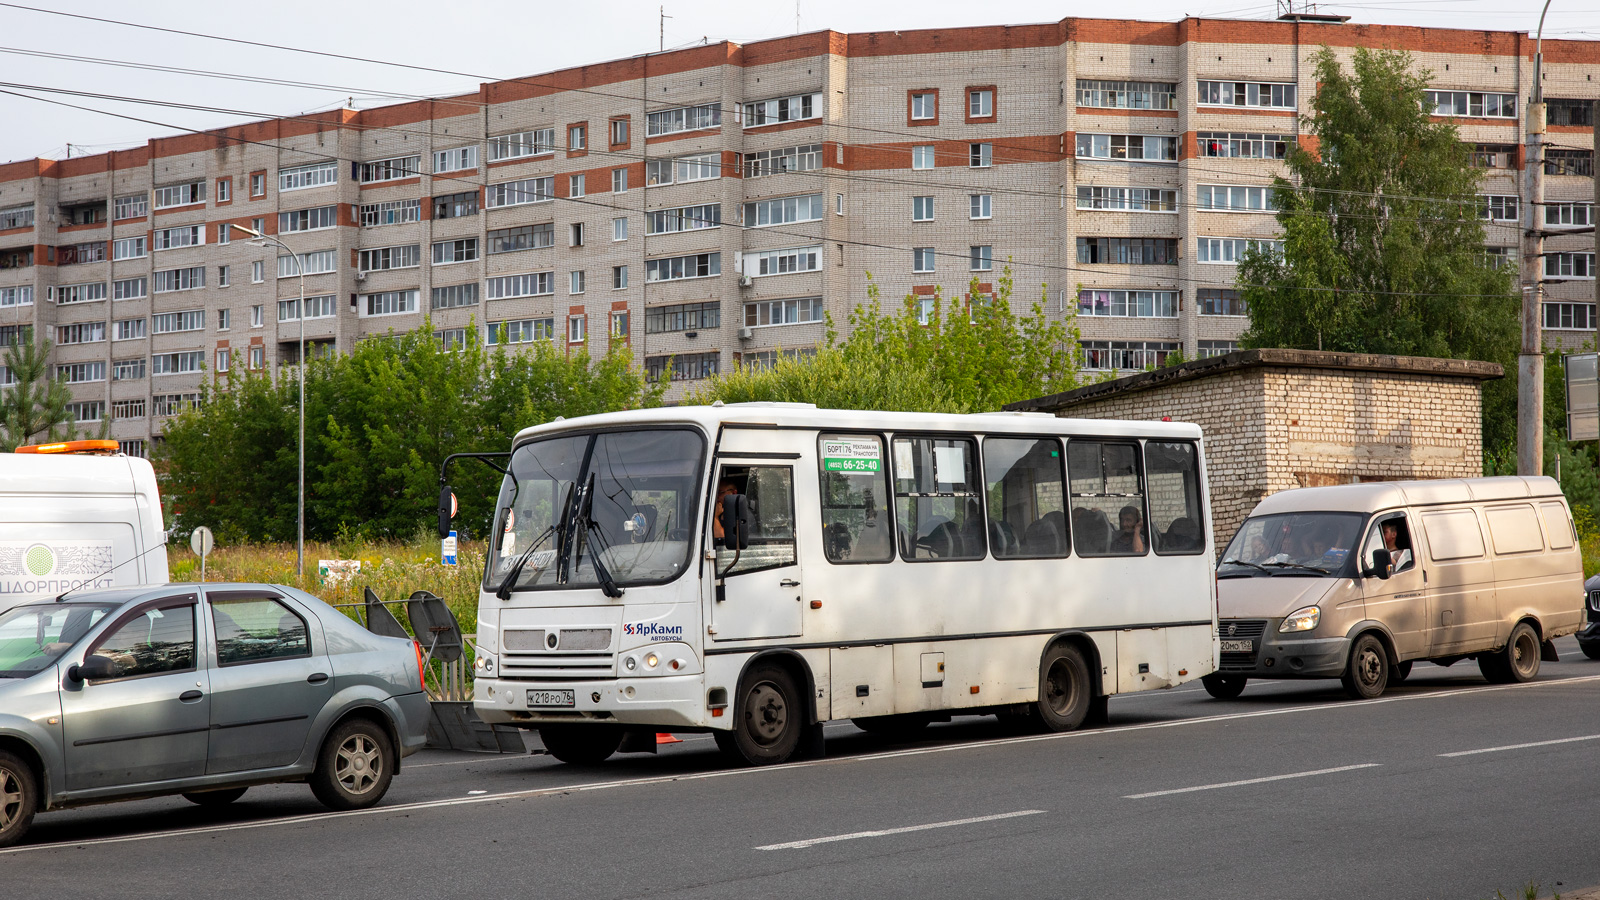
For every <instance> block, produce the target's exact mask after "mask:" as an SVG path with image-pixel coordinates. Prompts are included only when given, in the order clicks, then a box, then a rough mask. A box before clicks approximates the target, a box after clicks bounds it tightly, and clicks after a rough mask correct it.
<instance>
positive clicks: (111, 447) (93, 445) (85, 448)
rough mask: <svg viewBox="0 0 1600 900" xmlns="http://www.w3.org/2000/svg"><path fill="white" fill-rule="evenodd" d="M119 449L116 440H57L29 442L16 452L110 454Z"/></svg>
mask: <svg viewBox="0 0 1600 900" xmlns="http://www.w3.org/2000/svg"><path fill="white" fill-rule="evenodd" d="M117 449H118V447H117V442H116V441H57V442H56V443H53V444H28V445H25V446H22V447H18V448H17V451H16V452H18V453H64V454H79V455H90V456H110V455H111V454H113V453H116V452H117Z"/></svg>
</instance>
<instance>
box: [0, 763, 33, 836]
mask: <svg viewBox="0 0 1600 900" xmlns="http://www.w3.org/2000/svg"><path fill="white" fill-rule="evenodd" d="M38 804H39V792H38V789H37V787H36V786H35V784H34V780H33V770H32V769H31V768H29V767H28V764H27V763H25V762H23V761H22V760H21V759H18V758H17V757H15V756H13V755H11V754H10V753H0V847H9V846H11V845H12V844H15V843H16V842H17V841H19V840H21V838H22V836H23V835H24V834H26V833H27V831H28V826H30V825H32V824H33V814H34V812H35V811H36V810H37V809H38Z"/></svg>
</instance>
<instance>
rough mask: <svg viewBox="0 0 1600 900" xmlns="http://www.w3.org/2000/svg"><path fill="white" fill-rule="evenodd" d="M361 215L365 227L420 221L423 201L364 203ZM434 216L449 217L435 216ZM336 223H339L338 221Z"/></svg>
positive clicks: (474, 198) (474, 195)
mask: <svg viewBox="0 0 1600 900" xmlns="http://www.w3.org/2000/svg"><path fill="white" fill-rule="evenodd" d="M477 196H478V195H477V193H476V192H474V193H473V194H472V197H473V201H474V204H476V201H477ZM359 216H360V222H361V227H363V228H375V227H377V226H379V225H403V224H405V223H407V222H420V221H422V201H421V200H418V199H415V198H413V199H410V200H386V201H384V202H382V203H363V204H362V205H361V208H360V211H359ZM434 218H448V217H447V216H435V217H434ZM334 224H337V222H335V223H334ZM329 227H331V226H329ZM279 230H280V231H282V230H283V229H282V228H279Z"/></svg>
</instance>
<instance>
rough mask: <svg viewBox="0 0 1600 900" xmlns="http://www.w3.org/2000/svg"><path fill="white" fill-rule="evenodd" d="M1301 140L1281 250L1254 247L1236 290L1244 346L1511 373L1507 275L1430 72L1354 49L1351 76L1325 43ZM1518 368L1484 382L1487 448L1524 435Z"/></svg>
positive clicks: (1283, 192) (1294, 154)
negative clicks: (1312, 145) (1464, 363)
mask: <svg viewBox="0 0 1600 900" xmlns="http://www.w3.org/2000/svg"><path fill="white" fill-rule="evenodd" d="M1316 80H1317V83H1318V84H1319V85H1320V87H1319V88H1318V90H1317V94H1316V97H1315V98H1314V99H1313V100H1312V101H1311V114H1310V115H1308V116H1306V117H1304V123H1305V126H1306V128H1307V130H1308V131H1310V133H1311V134H1313V135H1315V136H1316V139H1317V148H1316V150H1315V151H1308V150H1306V149H1304V148H1301V147H1294V148H1292V149H1291V150H1290V152H1289V158H1288V167H1289V171H1290V173H1291V174H1292V176H1293V179H1292V181H1291V180H1286V179H1284V178H1281V177H1280V178H1277V179H1276V180H1275V182H1274V186H1275V188H1276V190H1275V192H1274V193H1275V196H1276V198H1277V205H1278V209H1279V212H1278V222H1279V223H1280V224H1281V225H1282V226H1283V253H1282V254H1281V255H1279V254H1274V253H1270V252H1266V251H1263V250H1251V251H1248V252H1246V254H1245V255H1244V259H1243V260H1242V262H1241V263H1240V265H1239V270H1238V286H1239V290H1240V293H1241V295H1242V296H1243V298H1244V299H1245V301H1246V303H1247V304H1248V305H1249V309H1250V326H1249V328H1248V329H1247V331H1246V332H1245V335H1244V338H1243V341H1242V343H1243V344H1244V345H1245V346H1247V347H1295V348H1304V349H1321V350H1338V351H1345V352H1356V353H1394V354H1405V355H1415V356H1437V357H1457V358H1467V359H1480V360H1488V361H1490V362H1498V363H1501V364H1503V365H1506V366H1508V367H1511V368H1510V369H1509V371H1512V372H1513V373H1514V371H1515V370H1514V365H1513V364H1514V361H1515V356H1516V347H1517V335H1518V333H1519V332H1518V301H1517V296H1516V294H1515V293H1514V291H1513V287H1512V284H1513V279H1512V273H1511V272H1510V271H1508V270H1505V269H1501V268H1497V267H1496V266H1495V265H1494V264H1493V263H1492V262H1490V261H1489V259H1488V257H1487V256H1486V254H1485V253H1484V252H1483V245H1484V224H1483V221H1482V220H1481V219H1480V218H1479V215H1478V205H1479V201H1478V198H1477V191H1478V185H1479V181H1480V179H1481V174H1480V172H1479V171H1478V170H1477V169H1474V168H1473V167H1471V166H1470V165H1469V160H1468V154H1467V150H1466V148H1465V147H1464V145H1463V144H1462V143H1461V141H1460V136H1459V135H1458V133H1457V131H1456V127H1455V126H1454V125H1452V124H1450V123H1448V122H1434V121H1433V120H1432V119H1431V118H1430V116H1429V114H1428V110H1427V108H1426V107H1425V106H1424V103H1423V100H1424V91H1425V90H1426V88H1427V86H1428V83H1429V80H1430V74H1429V73H1428V72H1427V71H1426V70H1417V69H1414V68H1413V65H1412V60H1411V58H1410V56H1409V55H1408V54H1406V53H1404V52H1401V51H1391V50H1381V51H1373V50H1368V49H1365V48H1358V49H1357V50H1356V52H1355V55H1354V58H1353V60H1352V67H1351V71H1346V70H1345V68H1344V67H1343V66H1342V65H1341V64H1340V63H1339V61H1338V59H1337V58H1336V57H1335V56H1334V54H1333V52H1332V51H1331V50H1329V49H1328V48H1326V47H1324V48H1323V49H1322V51H1321V52H1320V53H1319V54H1318V55H1317V58H1316ZM1515 389H1516V385H1515V377H1511V378H1506V379H1501V380H1499V381H1494V382H1489V383H1488V384H1487V385H1486V388H1485V398H1484V445H1485V448H1486V450H1488V451H1490V452H1498V450H1499V448H1501V447H1503V446H1505V445H1508V444H1510V443H1512V442H1514V440H1515Z"/></svg>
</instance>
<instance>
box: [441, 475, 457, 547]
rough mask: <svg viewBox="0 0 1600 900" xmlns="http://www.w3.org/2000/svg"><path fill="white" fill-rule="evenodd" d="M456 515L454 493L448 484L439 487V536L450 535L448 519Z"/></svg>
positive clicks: (445, 536)
mask: <svg viewBox="0 0 1600 900" xmlns="http://www.w3.org/2000/svg"><path fill="white" fill-rule="evenodd" d="M455 517H456V495H455V492H454V491H452V490H450V486H449V485H445V486H444V487H441V488H439V537H440V538H441V539H443V538H447V537H449V536H450V520H451V519H454V518H455Z"/></svg>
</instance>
